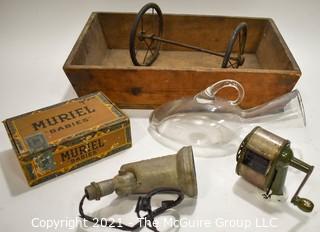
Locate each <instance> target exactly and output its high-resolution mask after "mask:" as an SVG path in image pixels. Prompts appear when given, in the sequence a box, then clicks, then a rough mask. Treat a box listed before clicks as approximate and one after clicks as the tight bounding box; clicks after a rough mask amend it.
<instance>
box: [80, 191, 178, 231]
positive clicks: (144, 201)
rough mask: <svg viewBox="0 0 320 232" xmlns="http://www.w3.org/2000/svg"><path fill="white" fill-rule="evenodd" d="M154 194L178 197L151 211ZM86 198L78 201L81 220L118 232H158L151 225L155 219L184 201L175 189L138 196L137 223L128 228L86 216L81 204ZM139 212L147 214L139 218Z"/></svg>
mask: <svg viewBox="0 0 320 232" xmlns="http://www.w3.org/2000/svg"><path fill="white" fill-rule="evenodd" d="M156 194H176V195H177V196H178V197H177V199H176V200H166V201H162V202H161V206H160V207H159V208H157V209H155V210H152V206H151V198H152V197H153V196H154V195H156ZM86 198H87V196H86V195H84V196H83V197H82V199H81V201H80V204H79V213H80V217H81V218H83V219H85V220H87V221H89V222H92V223H96V224H99V225H101V226H107V227H112V228H116V229H119V230H124V231H134V230H137V229H138V228H142V227H143V226H146V227H147V228H148V229H150V230H152V231H155V232H158V229H157V228H156V227H155V225H154V223H153V222H154V219H155V217H157V216H159V215H160V214H162V213H164V212H165V211H166V210H168V209H170V208H173V207H175V206H177V205H178V204H180V203H181V201H182V200H183V199H184V194H183V193H182V192H181V191H180V190H178V189H175V188H156V189H154V190H152V191H151V192H149V193H147V194H146V195H145V196H140V197H139V198H138V201H137V205H136V208H135V212H136V214H137V217H138V219H139V222H137V223H136V224H135V225H133V226H128V225H125V224H123V223H119V222H114V221H107V220H102V219H98V218H94V217H91V216H89V215H86V214H85V213H84V211H83V203H84V200H85V199H86ZM141 211H144V212H147V214H146V215H144V216H141V214H140V212H141ZM141 220H144V223H141Z"/></svg>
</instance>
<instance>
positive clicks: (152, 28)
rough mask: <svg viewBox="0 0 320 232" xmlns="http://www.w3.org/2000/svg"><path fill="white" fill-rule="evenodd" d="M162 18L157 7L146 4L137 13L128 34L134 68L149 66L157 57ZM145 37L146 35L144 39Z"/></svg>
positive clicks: (153, 4) (152, 4)
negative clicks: (155, 38) (157, 38)
mask: <svg viewBox="0 0 320 232" xmlns="http://www.w3.org/2000/svg"><path fill="white" fill-rule="evenodd" d="M162 32H163V16H162V12H161V10H160V8H159V6H158V5H156V4H155V3H148V4H146V5H145V6H144V7H143V8H142V9H141V10H140V11H139V13H138V15H137V17H136V19H135V22H134V24H133V27H132V29H131V32H130V42H129V50H130V56H131V60H132V62H133V64H134V65H136V66H150V65H151V64H152V63H153V62H154V61H155V60H156V59H157V57H158V55H159V50H160V45H161V41H157V40H153V39H152V36H157V37H161V36H162ZM145 35H148V37H146V36H145Z"/></svg>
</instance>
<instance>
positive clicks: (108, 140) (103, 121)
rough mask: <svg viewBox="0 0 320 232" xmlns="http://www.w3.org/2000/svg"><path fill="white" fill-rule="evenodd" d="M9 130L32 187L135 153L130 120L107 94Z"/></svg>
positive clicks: (17, 120) (33, 116)
mask: <svg viewBox="0 0 320 232" xmlns="http://www.w3.org/2000/svg"><path fill="white" fill-rule="evenodd" d="M4 125H5V127H6V129H7V132H8V135H9V137H10V139H11V142H12V146H13V148H14V150H15V152H16V154H17V157H18V160H19V162H20V165H21V167H22V169H23V172H24V174H25V176H26V178H27V180H28V183H29V185H30V186H33V185H36V184H38V183H41V182H43V181H46V180H48V179H51V178H53V177H56V176H59V175H62V174H64V173H66V172H69V171H71V170H73V169H76V168H78V167H81V166H83V165H86V164H88V163H91V162H93V161H96V160H98V159H101V158H103V157H105V156H108V155H111V154H113V153H115V152H118V151H121V150H123V149H126V148H129V147H131V133H130V122H129V119H128V117H127V116H126V115H125V114H123V113H122V112H121V110H120V109H118V108H117V107H116V106H115V105H114V104H113V103H112V102H111V101H110V100H109V99H108V98H106V96H104V95H103V94H102V93H101V92H100V93H95V94H90V95H86V96H84V97H81V98H77V99H73V100H70V101H67V102H63V103H60V104H57V105H54V106H50V107H47V108H44V109H40V110H37V111H33V112H30V113H26V114H23V115H20V116H16V117H13V118H10V119H7V120H5V121H4Z"/></svg>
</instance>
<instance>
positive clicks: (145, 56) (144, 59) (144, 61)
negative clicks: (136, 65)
mask: <svg viewBox="0 0 320 232" xmlns="http://www.w3.org/2000/svg"><path fill="white" fill-rule="evenodd" d="M148 53H149V49H148V50H147V52H146V54H145V55H144V58H143V62H142V63H143V64H145V63H146V58H147V56H148Z"/></svg>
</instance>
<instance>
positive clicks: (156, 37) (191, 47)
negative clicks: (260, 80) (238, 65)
mask: <svg viewBox="0 0 320 232" xmlns="http://www.w3.org/2000/svg"><path fill="white" fill-rule="evenodd" d="M141 37H142V38H146V39H152V40H157V41H160V42H164V43H167V44H172V45H176V46H180V47H184V48H189V49H192V50H196V51H199V52H204V53H208V54H211V55H215V56H219V57H224V56H225V54H224V53H220V52H214V51H211V50H208V49H205V48H200V47H196V46H192V45H189V44H185V43H180V42H176V41H173V40H169V39H163V38H161V37H158V36H155V35H144V34H141ZM230 60H238V59H237V58H236V57H230Z"/></svg>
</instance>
